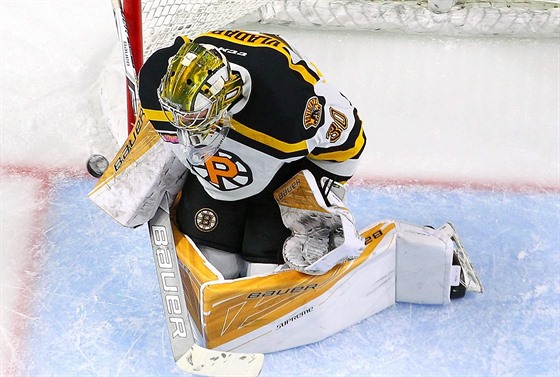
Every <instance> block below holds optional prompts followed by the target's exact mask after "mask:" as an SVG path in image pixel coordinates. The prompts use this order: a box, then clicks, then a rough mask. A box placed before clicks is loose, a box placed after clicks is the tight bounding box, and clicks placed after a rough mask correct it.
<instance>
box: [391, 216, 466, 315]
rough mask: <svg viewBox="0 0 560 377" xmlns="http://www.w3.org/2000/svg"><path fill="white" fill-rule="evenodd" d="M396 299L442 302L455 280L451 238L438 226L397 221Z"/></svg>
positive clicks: (399, 300) (428, 302) (456, 272)
mask: <svg viewBox="0 0 560 377" xmlns="http://www.w3.org/2000/svg"><path fill="white" fill-rule="evenodd" d="M396 225H397V251H396V301H398V302H409V303H416V304H445V303H448V302H449V301H450V289H451V286H452V285H456V284H458V276H459V273H460V269H458V268H457V266H453V265H452V261H453V242H452V241H451V239H450V238H449V237H448V236H447V235H446V234H445V233H444V232H442V231H441V230H435V229H431V228H425V227H420V226H416V225H411V224H406V223H400V222H397V223H396Z"/></svg>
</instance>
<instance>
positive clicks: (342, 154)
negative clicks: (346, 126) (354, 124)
mask: <svg viewBox="0 0 560 377" xmlns="http://www.w3.org/2000/svg"><path fill="white" fill-rule="evenodd" d="M364 143H365V137H364V130H363V129H362V130H361V131H360V136H359V137H358V139H357V140H356V143H355V144H354V146H353V147H352V148H350V149H347V150H344V151H334V152H327V153H321V154H313V153H311V154H310V155H309V158H311V159H313V160H328V161H336V162H343V161H346V160H349V159H351V158H352V157H354V156H356V155H357V154H358V153H359V152H360V151H361V150H362V148H363V147H364Z"/></svg>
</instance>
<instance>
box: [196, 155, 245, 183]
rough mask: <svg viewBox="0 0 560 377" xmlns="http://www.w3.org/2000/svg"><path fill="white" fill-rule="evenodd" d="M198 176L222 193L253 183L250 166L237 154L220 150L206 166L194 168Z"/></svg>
mask: <svg viewBox="0 0 560 377" xmlns="http://www.w3.org/2000/svg"><path fill="white" fill-rule="evenodd" d="M193 169H194V170H195V171H196V173H197V174H198V175H200V176H201V177H202V178H204V179H205V180H206V181H208V182H210V183H211V184H212V185H214V186H216V187H217V188H218V189H220V190H221V191H231V190H236V189H238V188H241V187H244V186H248V185H250V184H251V183H253V173H252V172H251V169H250V168H249V166H248V165H247V164H246V163H244V162H243V161H241V159H240V158H239V157H237V156H236V155H235V154H233V153H231V152H228V151H224V150H222V149H220V150H219V151H218V152H217V153H216V154H215V155H213V156H212V157H210V158H209V159H208V160H207V161H206V162H205V163H204V165H198V166H193Z"/></svg>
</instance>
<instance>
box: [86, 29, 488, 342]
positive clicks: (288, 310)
mask: <svg viewBox="0 0 560 377" xmlns="http://www.w3.org/2000/svg"><path fill="white" fill-rule="evenodd" d="M139 95H140V108H139V110H138V117H137V120H136V124H135V126H134V128H133V130H132V132H131V133H130V135H129V136H128V139H127V141H126V142H125V144H124V145H123V147H122V148H121V150H120V151H119V153H118V154H117V155H116V156H115V157H114V159H113V161H112V162H111V164H110V166H109V169H108V170H107V171H106V172H105V173H104V174H103V176H102V177H101V178H100V179H99V181H98V182H97V184H96V186H95V187H94V188H93V190H92V191H91V193H90V194H89V196H90V198H91V200H92V201H93V202H95V203H96V204H97V205H98V206H99V207H100V208H101V209H103V210H104V211H105V212H106V213H107V214H108V215H109V216H111V217H112V218H114V219H115V220H116V221H118V222H119V223H121V224H122V225H124V226H127V227H137V226H140V225H142V224H145V223H147V222H148V221H150V219H152V218H153V217H154V214H155V213H156V211H157V210H158V207H159V206H160V203H161V202H162V199H163V198H164V197H166V196H168V197H169V198H171V202H170V205H171V210H170V215H171V224H172V228H173V230H172V235H173V238H174V246H175V249H176V255H177V258H178V261H179V266H180V281H181V284H182V288H183V289H184V296H185V297H184V298H185V302H186V307H187V309H188V313H184V315H185V317H188V318H187V320H188V321H190V322H191V323H192V325H193V328H194V329H195V334H194V336H195V338H196V341H197V343H198V344H199V345H201V346H202V347H206V348H208V349H216V350H223V351H228V352H260V353H263V352H264V353H266V352H274V351H279V350H284V349H287V348H292V347H297V346H301V345H305V344H309V343H311V342H316V341H319V340H321V339H324V338H326V337H328V336H330V335H332V334H335V333H337V332H339V331H341V330H343V329H345V328H347V327H348V326H351V325H353V324H355V323H358V322H360V321H361V320H363V319H365V318H367V317H369V316H371V315H373V314H375V313H377V312H379V311H381V310H383V309H385V308H387V307H389V306H391V305H393V304H395V302H408V303H419V304H446V303H448V302H450V300H451V299H453V298H460V297H463V296H464V295H465V292H466V291H476V292H482V286H481V284H480V281H479V279H478V277H477V275H476V273H475V271H474V269H473V267H472V264H471V262H470V260H469V258H468V255H467V253H466V252H465V249H464V248H463V245H462V244H461V241H460V240H459V238H458V235H457V232H456V230H455V229H454V227H453V226H452V225H451V224H450V223H447V224H444V225H443V226H441V227H439V228H432V227H421V226H415V225H412V224H405V223H402V222H398V221H389V220H386V221H380V222H378V223H376V224H373V225H372V226H370V227H368V228H366V229H364V230H362V231H357V230H356V228H355V222H354V218H353V215H352V213H351V211H350V210H349V209H348V207H347V206H346V205H345V196H346V190H347V181H348V180H349V179H350V178H351V177H352V175H353V174H354V172H355V171H356V168H357V166H358V162H359V159H360V155H361V154H362V151H363V150H364V148H365V147H366V136H365V133H364V129H363V127H362V121H361V120H360V117H359V115H358V111H357V109H356V108H355V107H354V106H353V105H352V103H351V102H350V101H349V100H348V99H347V98H346V97H345V96H344V95H343V94H341V93H340V92H339V91H338V90H336V89H335V88H334V87H333V86H331V85H330V84H329V83H328V81H327V80H326V79H325V77H323V75H322V74H321V72H320V71H319V70H318V69H317V67H316V66H315V65H314V64H313V63H311V62H310V61H309V60H307V59H306V58H305V57H303V56H302V55H301V54H300V53H299V52H298V51H297V50H296V49H294V48H293V47H292V46H291V45H290V44H288V42H286V41H285V40H283V39H282V38H281V37H279V36H277V35H271V34H261V33H256V32H247V31H242V30H220V31H213V32H209V33H206V34H203V35H200V36H198V37H197V38H195V39H193V40H190V39H188V38H186V37H178V38H177V39H176V40H175V42H174V44H173V45H171V46H169V47H166V48H163V49H160V50H158V51H156V52H155V53H154V54H153V55H152V56H150V57H149V58H148V60H147V61H146V62H145V64H144V66H143V67H142V69H141V72H140V75H139Z"/></svg>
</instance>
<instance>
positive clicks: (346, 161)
mask: <svg viewBox="0 0 560 377" xmlns="http://www.w3.org/2000/svg"><path fill="white" fill-rule="evenodd" d="M314 89H315V93H316V95H317V96H318V98H319V99H320V100H319V102H318V105H317V108H316V109H312V106H311V105H308V107H307V108H306V110H305V114H304V123H305V118H306V116H307V114H308V113H311V112H312V111H315V112H317V114H320V115H316V117H319V116H320V117H323V119H322V120H321V121H320V126H319V127H318V129H317V132H316V133H315V135H314V136H313V138H312V139H310V140H308V142H307V144H308V148H309V151H310V153H309V154H308V155H307V159H308V160H309V162H311V163H312V164H313V165H314V166H315V167H316V168H317V169H319V170H320V171H322V174H323V175H324V176H327V177H329V178H331V179H334V180H336V181H346V180H348V179H350V178H351V177H352V176H353V175H354V173H355V172H356V169H357V167H358V164H359V159H360V156H361V154H362V152H363V150H364V148H365V145H366V135H365V132H364V129H363V126H362V121H361V119H360V117H359V115H358V110H357V109H356V108H355V107H354V106H353V105H352V103H351V102H350V101H349V100H348V99H347V98H346V97H345V96H344V95H343V94H342V93H340V92H339V91H338V90H336V89H335V88H334V87H333V86H331V85H330V84H328V83H326V82H325V80H321V81H319V82H317V84H316V85H315V87H314Z"/></svg>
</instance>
